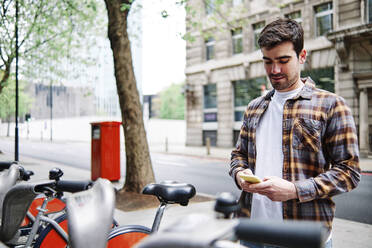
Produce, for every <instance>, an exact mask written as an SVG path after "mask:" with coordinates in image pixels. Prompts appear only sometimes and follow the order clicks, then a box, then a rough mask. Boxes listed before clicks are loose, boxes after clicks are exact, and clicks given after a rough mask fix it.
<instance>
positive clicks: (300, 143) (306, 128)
mask: <svg viewBox="0 0 372 248" xmlns="http://www.w3.org/2000/svg"><path fill="white" fill-rule="evenodd" d="M320 140H321V122H320V121H318V120H312V119H305V118H297V119H295V120H294V123H293V132H292V141H293V143H292V146H293V148H294V149H298V150H306V151H311V152H319V150H320V147H321V142H320Z"/></svg>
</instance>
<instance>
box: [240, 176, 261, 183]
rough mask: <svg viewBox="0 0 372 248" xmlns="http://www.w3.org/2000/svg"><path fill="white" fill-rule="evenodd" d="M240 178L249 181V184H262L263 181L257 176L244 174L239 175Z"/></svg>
mask: <svg viewBox="0 0 372 248" xmlns="http://www.w3.org/2000/svg"><path fill="white" fill-rule="evenodd" d="M239 176H240V178H242V179H244V180H245V181H247V182H249V183H261V182H262V180H261V179H260V178H259V177H257V176H255V175H245V174H243V175H239Z"/></svg>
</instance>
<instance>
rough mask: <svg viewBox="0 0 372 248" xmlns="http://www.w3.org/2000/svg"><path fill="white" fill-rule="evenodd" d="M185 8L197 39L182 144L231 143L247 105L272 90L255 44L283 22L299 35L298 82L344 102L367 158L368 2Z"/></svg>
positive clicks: (371, 67)
mask: <svg viewBox="0 0 372 248" xmlns="http://www.w3.org/2000/svg"><path fill="white" fill-rule="evenodd" d="M189 5H190V6H189V7H190V8H191V9H195V10H198V11H194V12H193V11H190V12H189V14H188V16H187V22H188V24H189V25H188V28H187V32H188V33H190V34H191V36H192V37H194V41H188V42H187V47H186V49H187V50H186V56H187V64H186V70H185V73H186V78H187V79H186V87H185V91H186V99H187V100H186V102H187V108H186V109H187V111H186V120H187V134H186V145H197V146H199V145H204V144H205V142H206V139H207V138H210V140H211V143H212V145H216V146H220V147H231V146H234V145H235V143H236V140H237V137H238V135H239V130H240V127H241V124H242V117H243V113H244V110H245V108H246V106H247V104H248V103H249V101H251V100H252V99H254V98H255V97H258V96H260V95H261V94H263V93H264V92H266V90H268V89H270V88H271V85H270V82H269V81H268V79H267V78H266V74H265V71H264V66H263V62H262V54H261V51H260V50H259V47H258V45H257V39H258V36H259V33H260V32H261V30H262V28H263V27H264V26H265V25H266V24H268V23H270V22H272V21H274V20H276V19H277V18H279V17H287V18H292V19H295V20H296V21H298V22H300V23H301V24H302V27H303V29H304V35H305V49H306V50H307V52H308V57H307V61H306V63H305V65H304V66H303V68H302V73H301V74H302V76H311V77H312V79H313V80H314V81H315V82H316V84H317V87H320V88H323V89H326V90H329V91H332V92H335V93H336V94H338V95H340V96H342V97H343V98H344V99H345V100H346V102H347V104H348V106H349V107H350V108H351V110H352V112H353V116H354V118H355V122H356V125H357V128H358V132H359V136H360V149H361V153H362V154H363V155H364V156H365V155H367V154H368V152H369V151H370V150H371V148H370V147H371V143H372V138H371V137H372V136H371V135H370V133H372V129H371V128H372V126H371V124H372V113H371V112H372V108H368V103H370V104H371V105H372V102H371V100H372V89H370V88H371V86H372V43H371V38H372V24H371V23H372V17H371V16H372V0H333V1H332V0H331V1H330V0H328V1H326V0H287V1H271V0H230V1H228V0H226V1H224V3H223V4H222V5H220V6H218V3H217V1H214V0H209V1H198V0H192V1H190V2H189ZM195 20H197V21H195ZM216 20H219V21H216ZM195 23H198V24H195ZM216 23H217V24H216ZM221 23H222V24H221ZM369 99H371V100H369ZM370 129H371V131H370Z"/></svg>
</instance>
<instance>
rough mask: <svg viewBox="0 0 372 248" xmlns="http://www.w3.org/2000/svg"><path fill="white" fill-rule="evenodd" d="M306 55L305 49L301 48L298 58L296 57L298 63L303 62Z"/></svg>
mask: <svg viewBox="0 0 372 248" xmlns="http://www.w3.org/2000/svg"><path fill="white" fill-rule="evenodd" d="M306 55H307V52H306V50H305V49H302V51H301V52H300V55H299V58H298V59H299V60H300V64H305V61H306Z"/></svg>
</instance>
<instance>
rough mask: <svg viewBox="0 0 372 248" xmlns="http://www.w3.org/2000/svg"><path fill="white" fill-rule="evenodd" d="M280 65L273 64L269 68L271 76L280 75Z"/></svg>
mask: <svg viewBox="0 0 372 248" xmlns="http://www.w3.org/2000/svg"><path fill="white" fill-rule="evenodd" d="M280 70H281V68H280V65H278V64H276V63H273V65H272V67H271V73H272V74H278V73H280Z"/></svg>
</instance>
